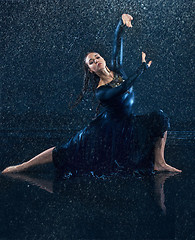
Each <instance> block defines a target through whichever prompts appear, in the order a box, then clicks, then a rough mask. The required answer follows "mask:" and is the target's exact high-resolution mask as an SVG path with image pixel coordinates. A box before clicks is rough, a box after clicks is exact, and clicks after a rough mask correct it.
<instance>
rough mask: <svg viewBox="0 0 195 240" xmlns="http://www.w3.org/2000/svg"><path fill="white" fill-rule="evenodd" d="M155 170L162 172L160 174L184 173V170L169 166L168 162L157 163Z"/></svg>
mask: <svg viewBox="0 0 195 240" xmlns="http://www.w3.org/2000/svg"><path fill="white" fill-rule="evenodd" d="M154 170H156V171H160V172H164V171H168V172H178V173H180V172H182V170H179V169H177V168H174V167H172V166H170V165H168V164H167V163H166V162H164V163H155V164H154Z"/></svg>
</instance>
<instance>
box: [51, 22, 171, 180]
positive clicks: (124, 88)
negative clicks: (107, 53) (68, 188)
mask: <svg viewBox="0 0 195 240" xmlns="http://www.w3.org/2000/svg"><path fill="white" fill-rule="evenodd" d="M124 27H125V26H123V24H122V20H120V21H119V23H118V25H117V28H116V31H115V35H114V44H113V53H112V62H111V70H112V71H113V72H114V79H113V81H111V82H110V83H108V84H106V85H103V86H100V87H99V88H97V89H96V97H97V99H98V100H99V101H100V102H101V105H102V106H103V107H104V111H103V112H101V113H100V114H99V115H98V116H97V117H96V118H95V119H94V120H92V121H91V122H90V123H89V124H88V126H86V127H85V128H84V129H82V130H81V131H79V132H78V133H77V134H76V135H75V136H73V137H72V138H71V139H70V140H69V141H68V142H65V143H62V144H60V145H59V146H56V147H55V148H54V150H53V163H54V165H55V167H56V169H57V171H58V172H59V173H60V174H67V173H71V174H73V175H74V174H83V173H92V174H94V175H97V176H98V175H102V174H112V173H118V172H120V173H123V172H124V173H129V174H141V175H148V174H153V173H154V172H153V166H154V147H155V143H156V141H157V139H158V138H159V137H160V138H162V137H163V135H164V133H165V131H167V129H168V128H169V119H168V117H167V116H166V114H164V113H163V111H162V110H159V111H154V112H152V113H148V114H145V115H137V116H136V115H134V114H133V113H132V105H133V103H134V92H133V84H134V82H135V81H136V80H137V79H138V78H140V76H141V75H142V74H143V73H144V71H146V70H147V68H148V67H147V64H146V63H142V65H141V66H140V67H139V68H138V69H137V71H136V72H135V73H134V74H133V75H132V76H127V75H126V74H125V72H124V70H123V67H122V66H123V65H122V55H123V31H124Z"/></svg>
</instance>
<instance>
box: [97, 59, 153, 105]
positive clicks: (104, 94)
mask: <svg viewBox="0 0 195 240" xmlns="http://www.w3.org/2000/svg"><path fill="white" fill-rule="evenodd" d="M148 67H149V64H146V62H143V63H142V65H141V66H140V67H139V68H138V69H137V71H136V72H135V73H134V74H133V75H131V76H130V77H128V79H127V80H125V81H124V82H122V83H121V85H119V86H117V87H111V86H109V85H103V86H101V87H99V88H98V89H97V90H96V97H97V98H98V99H99V100H100V101H101V102H104V101H108V100H110V99H111V98H113V97H116V96H118V95H120V94H123V93H124V92H126V91H127V90H128V89H129V88H130V87H131V86H132V85H133V84H134V82H135V80H136V79H137V78H139V76H140V75H141V74H142V73H143V72H144V70H146V69H147V68H148Z"/></svg>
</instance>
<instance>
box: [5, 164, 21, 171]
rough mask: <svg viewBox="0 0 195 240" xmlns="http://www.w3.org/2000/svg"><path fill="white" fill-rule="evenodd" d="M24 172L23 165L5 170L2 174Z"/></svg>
mask: <svg viewBox="0 0 195 240" xmlns="http://www.w3.org/2000/svg"><path fill="white" fill-rule="evenodd" d="M21 171H23V167H22V164H21V165H16V166H11V167H7V168H5V169H4V170H3V171H2V172H1V173H15V172H21Z"/></svg>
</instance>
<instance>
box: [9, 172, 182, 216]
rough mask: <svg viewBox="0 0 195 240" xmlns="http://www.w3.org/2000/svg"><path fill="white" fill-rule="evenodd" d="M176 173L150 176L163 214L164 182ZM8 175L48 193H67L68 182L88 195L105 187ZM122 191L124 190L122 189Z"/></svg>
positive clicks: (99, 184)
mask: <svg viewBox="0 0 195 240" xmlns="http://www.w3.org/2000/svg"><path fill="white" fill-rule="evenodd" d="M177 174H178V173H177V172H161V173H159V174H155V176H154V178H153V177H152V179H153V181H154V189H153V190H152V191H154V200H155V201H156V202H157V204H158V205H159V207H160V208H161V210H162V212H163V214H164V215H166V206H165V197H166V196H165V191H164V184H165V182H166V180H167V179H168V178H170V177H173V176H175V175H177ZM8 176H9V177H10V178H13V179H18V180H20V181H25V182H27V183H30V184H32V185H36V186H37V187H39V188H41V189H43V190H45V191H47V192H49V193H58V192H64V193H67V186H68V185H69V184H70V185H71V184H73V186H74V184H75V185H76V186H79V191H82V193H83V191H86V189H87V193H90V194H88V195H91V196H93V193H94V192H100V188H103V187H105V183H104V184H103V185H101V182H102V181H100V182H98V184H97V185H96V186H94V185H93V188H92V191H93V192H90V188H89V184H88V183H89V181H86V179H85V180H84V182H80V180H79V183H80V184H78V183H77V181H76V182H72V181H68V182H66V183H65V185H63V184H61V183H62V181H61V179H56V178H55V179H53V180H52V179H44V178H42V177H38V176H34V175H31V174H30V173H28V174H25V173H14V174H13V173H9V174H8ZM147 179H148V178H147ZM59 180H60V181H59ZM90 181H91V180H90ZM110 181H112V178H110V179H109V184H110ZM63 182H64V181H63ZM81 183H83V185H81ZM96 183H97V182H96ZM107 183H108V182H107ZM112 183H113V187H114V185H115V184H116V182H115V181H114V182H112ZM152 185H153V184H151V186H152ZM81 186H82V187H81ZM68 188H69V189H71V191H72V189H74V191H75V192H77V190H78V189H77V188H76V187H75V186H74V187H73V188H72V185H71V187H68ZM96 188H98V189H96ZM81 189H82V190H81ZM96 190H97V191H96ZM123 191H124V189H123ZM126 192H127V191H126ZM117 194H118V195H120V192H117ZM81 195H82V194H79V196H81Z"/></svg>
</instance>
